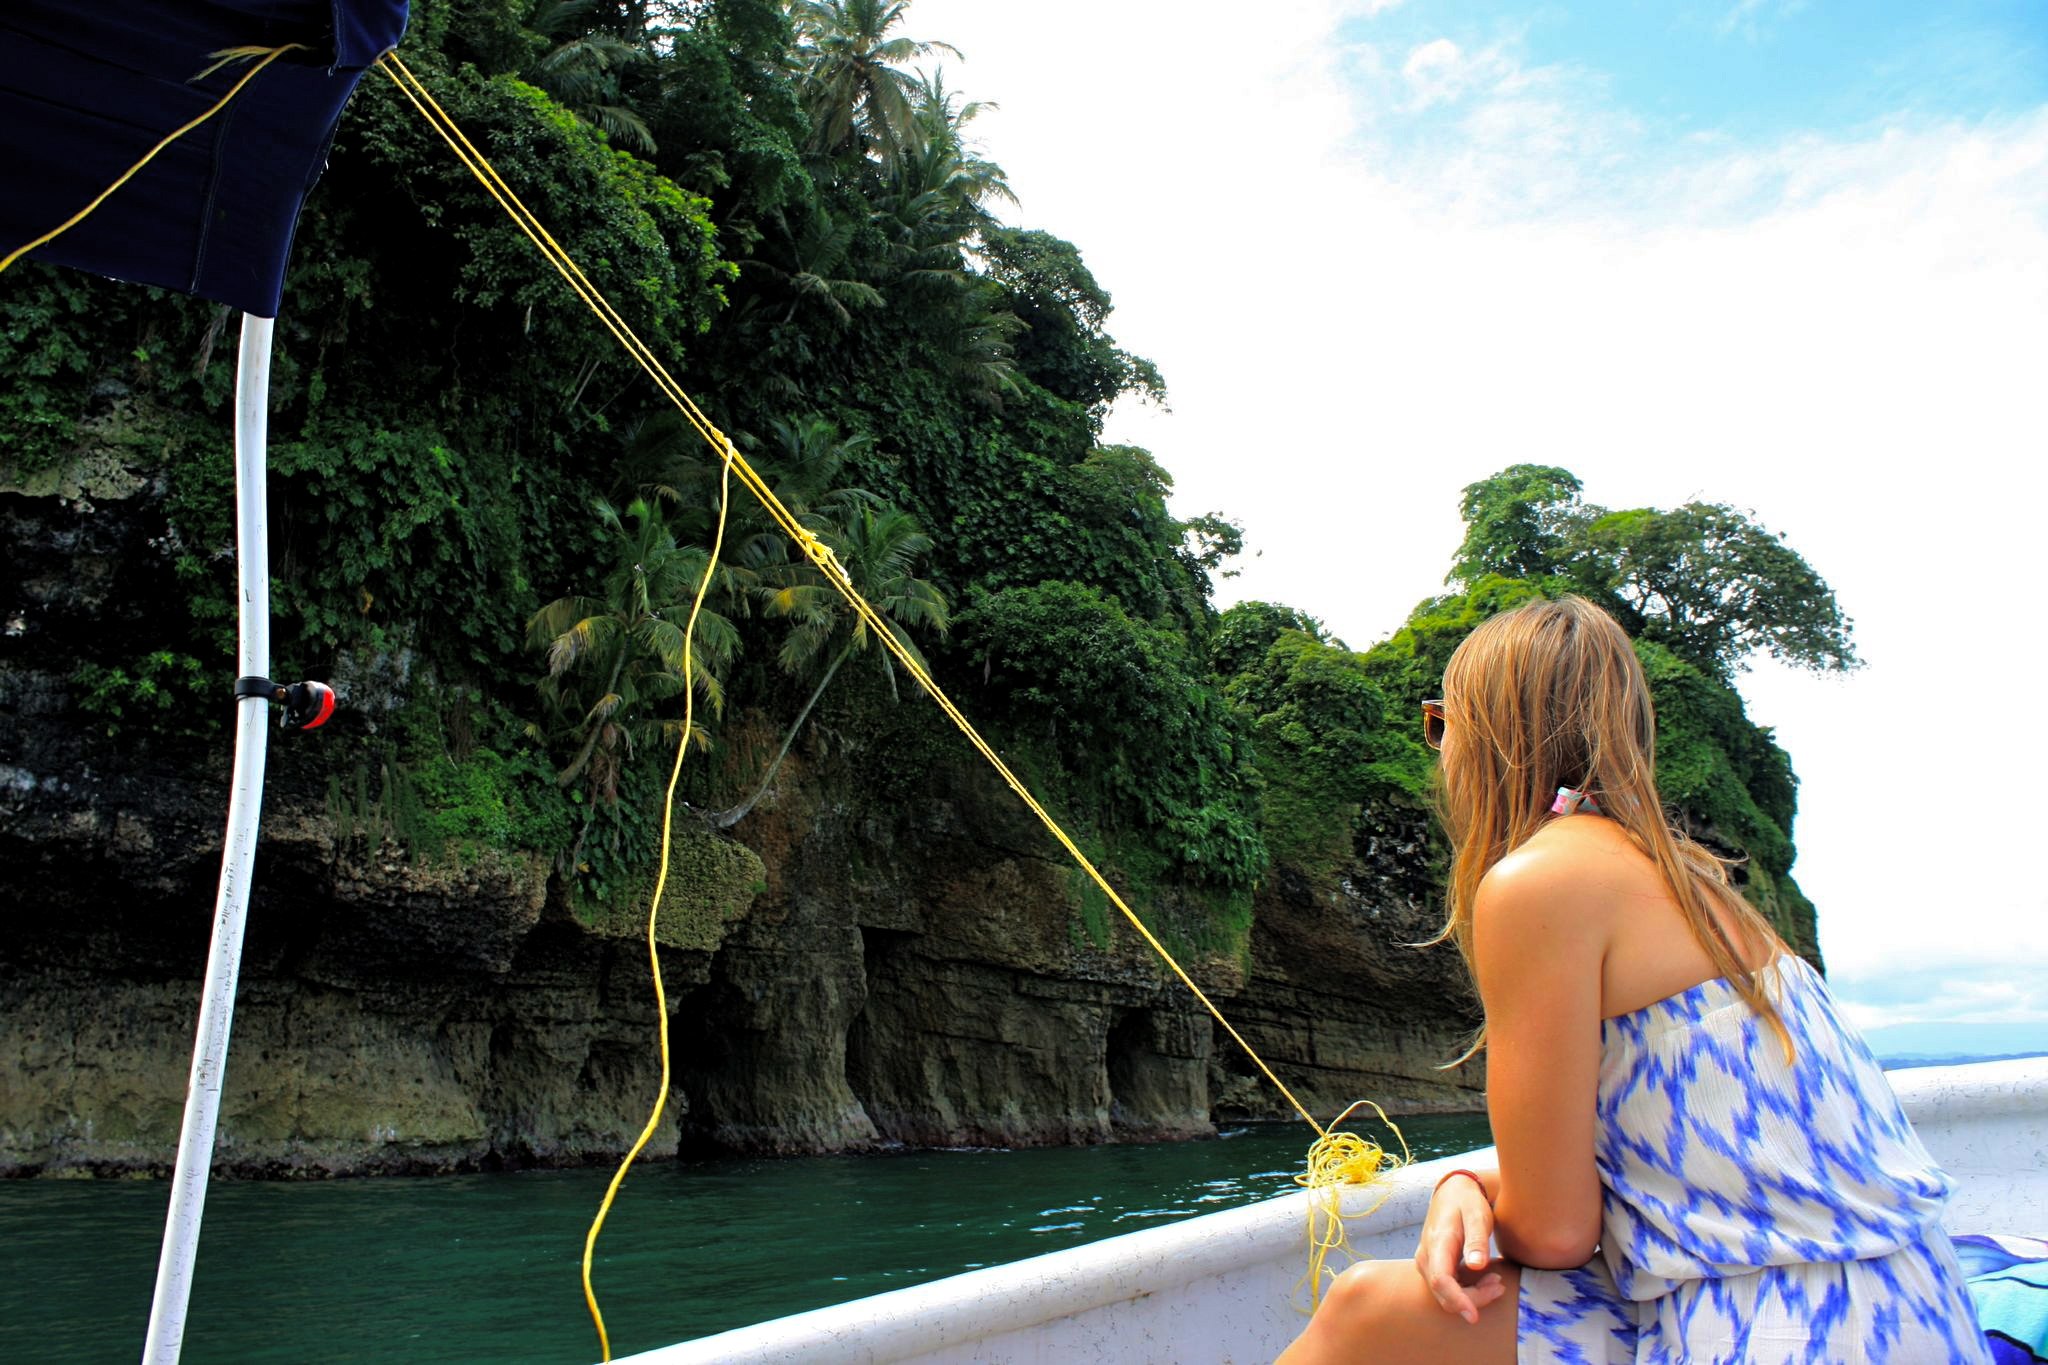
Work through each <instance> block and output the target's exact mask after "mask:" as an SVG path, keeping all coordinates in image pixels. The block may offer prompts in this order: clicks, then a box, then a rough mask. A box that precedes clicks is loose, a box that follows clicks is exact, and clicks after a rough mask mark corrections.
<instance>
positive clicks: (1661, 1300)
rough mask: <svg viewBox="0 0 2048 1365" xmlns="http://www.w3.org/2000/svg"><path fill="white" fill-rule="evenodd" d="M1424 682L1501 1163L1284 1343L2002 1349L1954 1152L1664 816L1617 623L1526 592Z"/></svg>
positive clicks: (1877, 1356)
mask: <svg viewBox="0 0 2048 1365" xmlns="http://www.w3.org/2000/svg"><path fill="white" fill-rule="evenodd" d="M1423 709H1424V711H1425V713H1426V724H1427V725H1428V726H1429V738H1430V740H1431V743H1432V744H1434V745H1437V747H1440V748H1441V749H1442V751H1443V759H1442V803H1443V810H1444V814H1445V818H1446V823H1447V825H1448V827H1449V830H1450V834H1451V840H1452V843H1453V845H1454V847H1455V849H1456V854H1455V858H1454V861H1453V865H1452V870H1451V884H1450V921H1449V923H1448V924H1447V925H1446V927H1445V930H1444V937H1447V938H1450V939H1452V940H1453V941H1454V942H1456V944H1457V945H1458V949H1459V951H1460V952H1461V953H1462V954H1463V955H1464V957H1465V961H1466V964H1467V966H1468V967H1470V969H1471V971H1472V975H1473V979H1474V981H1475V982H1476V984H1477V986H1478V989H1479V996H1480V1000H1481V1001H1482V1003H1483V1004H1484V1006H1485V1013H1486V1023H1485V1029H1484V1031H1483V1033H1482V1035H1481V1039H1480V1041H1479V1042H1478V1043H1477V1044H1475V1046H1474V1051H1477V1050H1478V1048H1479V1047H1482V1046H1483V1047H1484V1048H1485V1049H1486V1052H1487V1109H1488V1113H1489V1117H1490V1118H1491V1120H1492V1124H1493V1133H1494V1138H1495V1141H1496V1144H1497V1152H1498V1156H1499V1166H1498V1168H1497V1169H1487V1170H1470V1171H1457V1172H1454V1173H1452V1174H1451V1175H1448V1176H1446V1177H1445V1178H1444V1179H1443V1181H1442V1182H1441V1183H1440V1184H1439V1185H1438V1186H1437V1189H1436V1193H1435V1194H1434V1195H1433V1196H1432V1198H1431V1201H1430V1206H1429V1212H1428V1214H1427V1216H1426V1217H1425V1219H1424V1221H1423V1227H1422V1237H1421V1243H1420V1245H1419V1246H1418V1247H1417V1249H1416V1253H1415V1259H1414V1262H1413V1263H1412V1264H1411V1263H1409V1262H1406V1261H1399V1262H1396V1261H1369V1262H1363V1263H1360V1264H1358V1265H1355V1266H1353V1267H1351V1268H1350V1269H1349V1270H1347V1271H1345V1272H1344V1273H1343V1274H1342V1275H1340V1276H1339V1277H1338V1278H1337V1280H1336V1282H1335V1283H1334V1284H1333V1285H1332V1286H1331V1287H1330V1290H1329V1292H1328V1294H1327V1295H1326V1296H1325V1298H1324V1299H1323V1302H1322V1305H1321V1307H1320V1308H1319V1309H1318V1311H1317V1313H1316V1315H1315V1317H1314V1319H1313V1320H1312V1321H1311V1322H1310V1324H1309V1326H1308V1329H1307V1331H1305V1332H1304V1333H1303V1334H1302V1336H1301V1338H1300V1339H1299V1340H1298V1341H1296V1342H1295V1344H1294V1345H1293V1346H1292V1347H1290V1348H1289V1349H1288V1351H1287V1352H1286V1354H1284V1355H1283V1356H1282V1357H1281V1365H1315V1363H1316V1362H1338V1361H1344V1362H1358V1361H1369V1362H1372V1363H1373V1365H1387V1363H1391V1362H1400V1361H1410V1360H1413V1361H1426V1362H1429V1365H1448V1362H1453V1361H1499V1362H1506V1361H1510V1360H1519V1361H1523V1362H1529V1361H1592V1362H1601V1361H1686V1362H1710V1361H1744V1362H1749V1361H1754V1362H1778V1361H1821V1362H1863V1361H1887V1360H1889V1361H1895V1362H1922V1361H1925V1362H1937V1361H1938V1362H1942V1363H1943V1365H1947V1362H1951V1361H1962V1362H1975V1361H1988V1360H1989V1358H1990V1357H1989V1355H1988V1353H1987V1352H1986V1349H1985V1345H1984V1340H1983V1337H1982V1336H1981V1335H1979V1333H1978V1329H1977V1326H1976V1323H1975V1321H1974V1318H1973V1314H1972V1311H1971V1305H1970V1301H1969V1298H1968V1297H1967V1295H1966V1294H1965V1293H1964V1290H1963V1287H1962V1275H1961V1272H1960V1271H1959V1270H1958V1269H1957V1266H1956V1261H1955V1256H1954V1253H1953V1251H1952V1249H1951V1247H1950V1245H1949V1240H1948V1237H1947V1235H1946V1234H1945V1233H1944V1232H1943V1231H1942V1229H1941V1225H1940V1221H1939V1220H1940V1215H1941V1210H1942V1205H1943V1203H1944V1202H1945V1201H1946V1200H1947V1198H1948V1193H1949V1189H1950V1182H1949V1180H1948V1177H1947V1176H1946V1175H1945V1174H1943V1172H1942V1171H1941V1170H1940V1169H1939V1168H1938V1167H1937V1166H1936V1165H1935V1164H1934V1162H1933V1160H1932V1159H1931V1158H1929V1156H1928V1155H1927V1152H1926V1149H1925V1148H1923V1147H1922V1146H1921V1145H1920V1142H1919V1140H1918V1139H1917V1138H1916V1137H1915V1136H1914V1135H1913V1131H1912V1129H1911V1127H1910V1126H1909V1125H1908V1124H1907V1122H1906V1118H1905V1115H1904V1114H1903V1113H1902V1112H1901V1111H1900V1109H1899V1104H1898V1100H1897V1099H1896V1098H1895V1097H1894V1096H1893V1094H1892V1092H1891V1089H1890V1087H1889V1086H1888V1085H1887V1084H1886V1082H1885V1079H1884V1076H1883V1073H1882V1072H1881V1071H1880V1070H1879V1069H1878V1066H1877V1064H1876V1062H1875V1061H1874V1060H1873V1059H1872V1058H1871V1055H1870V1052H1869V1050H1868V1049H1867V1048H1866V1047H1865V1046H1864V1044H1863V1042H1862V1040H1861V1039H1860V1038H1859V1037H1858V1036H1857V1035H1856V1034H1855V1032H1854V1031H1853V1030H1852V1029H1851V1028H1850V1027H1849V1026H1848V1025H1847V1024H1846V1023H1844V1022H1843V1021H1842V1019H1841V1018H1840V1017H1839V1015H1838V1014H1837V1012H1836V1010H1835V1006H1834V1004H1833V1002H1832V1001H1831V1000H1830V999H1829V997H1828V994H1827V990H1826V988H1825V987H1824V986H1823V985H1822V983H1821V980H1820V977H1819V976H1818V974H1816V973H1815V972H1814V971H1813V969H1812V968H1811V967H1809V966H1808V965H1807V964H1806V963H1805V962H1803V961H1802V960H1800V959H1799V958H1797V957H1795V956H1793V955H1792V954H1791V953H1790V952H1789V950H1787V948H1786V947H1785V944H1784V943H1783V941H1782V940H1781V939H1779V937H1778V935H1777V934H1776V933H1775V932H1774V931H1773V930H1772V929H1771V927H1770V925H1769V924H1768V922H1766V921H1765V920H1764V918H1763V917H1762V916H1761V915H1759V914H1758V913H1757V912H1756V911H1755V910H1754V909H1752V908H1751V907H1750V906H1749V905H1748V904H1747V903H1746V902H1745V901H1744V900H1743V899H1742V898H1741V896H1740V895H1738V894H1737V893H1736V892H1735V891H1734V889H1733V888H1732V887H1731V886H1730V885H1729V882H1728V876H1727V871H1726V869H1725V868H1724V867H1723V865H1722V864H1721V863H1720V862H1719V861H1718V860H1717V859H1715V858H1714V857H1713V855H1711V854H1710V853H1708V852H1707V851H1706V850H1705V849H1703V848H1702V847H1700V846H1699V845H1698V844H1696V843H1693V842H1692V841H1691V840H1689V839H1687V838H1686V837H1685V836H1684V835H1682V834H1679V833H1677V832H1676V831H1674V830H1672V829H1671V828H1670V827H1669V826H1668V825H1667V824H1666V822H1665V818H1664V814H1663V807H1662V805H1661V803H1660V802H1659V800H1658V797H1657V788H1656V785H1655V782H1654V780H1653V777H1652V772H1651V754H1652V747H1653V739H1654V736H1655V723H1654V720H1653V717H1652V713H1651V708H1650V697H1649V688H1648V685H1647V683H1646V682H1645V681H1644V678H1643V671H1642V667H1641V665H1640V664H1639V663H1638V662H1637V660H1636V656H1635V651H1634V650H1633V649H1632V648H1631V647H1630V645H1629V641H1628V637H1627V636H1626V635H1624V634H1623V632H1622V630H1621V628H1620V627H1619V626H1617V625H1616V624H1615V623H1614V621H1613V620H1612V619H1611V618H1610V617H1608V616H1607V615H1606V614H1605V613H1603V612H1602V611H1600V610H1599V609H1598V608H1597V607H1594V606H1592V605H1591V604H1589V603H1587V602H1585V601H1582V600H1579V599H1577V598H1567V599H1565V600H1563V601H1557V602H1549V601H1543V602H1533V603H1530V604H1528V605H1527V606H1524V607H1520V608H1518V609H1516V610H1514V611H1511V612H1507V613H1504V614H1502V615H1500V616H1497V617H1495V618H1493V619H1492V620H1490V621H1488V622H1486V624H1484V625H1482V626H1481V627H1480V628H1479V629H1478V630H1476V631H1474V632H1473V633H1472V635H1471V637H1470V638H1469V639H1467V640H1466V641H1465V643H1464V644H1463V645H1461V646H1460V647H1459V648H1458V651H1457V653H1456V654H1454V655H1453V656H1452V658H1451V662H1450V666H1449V667H1448V668H1447V669H1445V671H1444V700H1443V701H1441V702H1425V703H1424V704H1423ZM1468 1055H1469V1054H1468ZM1489 1241H1491V1242H1492V1243H1494V1244H1496V1245H1497V1246H1498V1248H1499V1250H1500V1253H1501V1254H1500V1256H1499V1257H1498V1258H1494V1257H1492V1256H1491V1255H1490V1253H1489V1249H1488V1247H1489ZM1596 1253H1597V1254H1596Z"/></svg>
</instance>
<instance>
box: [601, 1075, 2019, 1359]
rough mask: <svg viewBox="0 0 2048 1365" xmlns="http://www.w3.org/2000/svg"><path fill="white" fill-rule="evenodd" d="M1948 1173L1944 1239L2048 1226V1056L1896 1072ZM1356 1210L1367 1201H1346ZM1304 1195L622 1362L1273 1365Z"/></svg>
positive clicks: (1405, 1217)
mask: <svg viewBox="0 0 2048 1365" xmlns="http://www.w3.org/2000/svg"><path fill="white" fill-rule="evenodd" d="M1891 1081H1892V1085H1893V1088H1894V1089H1896V1090H1897V1091H1898V1094H1899V1098H1900V1100H1901V1101H1902V1102H1903V1103H1904V1105H1905V1108H1906V1113H1907V1114H1908V1116H1910V1117H1911V1119H1912V1120H1913V1126H1914V1128H1915V1129H1916V1130H1917V1131H1918V1132H1919V1134H1920V1137H1921V1140H1922V1141H1924V1142H1925V1143H1926V1144H1927V1147H1928V1150H1929V1151H1931V1152H1933V1154H1934V1156H1935V1158H1936V1159H1937V1160H1938V1161H1940V1162H1941V1163H1942V1164H1943V1165H1944V1166H1945V1167H1946V1168H1947V1169H1948V1171H1949V1173H1950V1174H1951V1175H1953V1176H1954V1177H1955V1179H1956V1183H1957V1191H1956V1196H1955V1198H1954V1200H1953V1201H1952V1202H1951V1203H1950V1205H1949V1210H1948V1217H1947V1220H1946V1221H1947V1225H1948V1227H1949V1229H1950V1231H1952V1232H2007V1233H2022V1234H2027V1235H2031V1236H2040V1235H2043V1234H2048V1059H2040V1058H2036V1059H2028V1060H2023V1061H2010V1062H1983V1063H1978V1064H1976V1065H1973V1066H1954V1067H1928V1068H1924V1069H1920V1070H1914V1071H1899V1072H1893V1073H1892V1074H1891ZM1488 1155H1489V1154H1488V1153H1485V1152H1482V1153H1477V1154H1467V1155H1464V1156H1456V1157H1445V1158H1442V1159H1441V1160H1437V1161H1430V1162H1424V1163H1421V1164H1419V1165H1416V1166H1411V1167H1409V1168H1407V1169H1406V1170H1403V1171H1400V1172H1397V1173H1396V1174H1395V1175H1394V1176H1393V1177H1391V1184H1392V1187H1393V1193H1392V1195H1391V1197H1390V1198H1388V1199H1387V1201H1386V1203H1385V1204H1384V1205H1382V1206H1381V1208H1380V1209H1379V1211H1378V1212H1377V1213H1375V1214H1373V1215H1372V1216H1371V1217H1369V1218H1361V1219H1356V1220H1353V1221H1352V1222H1351V1224H1350V1238H1351V1242H1352V1245H1353V1246H1354V1247H1356V1248H1357V1249H1358V1250H1359V1251H1360V1252H1361V1253H1363V1254H1365V1255H1369V1256H1395V1257H1405V1256H1408V1255H1411V1254H1413V1252H1414V1249H1415V1235H1416V1228H1417V1225H1418V1224H1419V1223H1420V1222H1421V1220H1422V1215H1423V1213H1424V1211H1425V1210H1426V1209H1427V1208H1428V1205H1429V1195H1430V1191H1431V1189H1432V1188H1433V1187H1434V1185H1435V1183H1436V1180H1437V1177H1438V1176H1439V1175H1440V1174H1442V1173H1443V1172H1444V1171H1446V1170H1449V1169H1450V1168H1452V1167H1454V1166H1461V1165H1471V1164H1473V1163H1474V1161H1475V1160H1480V1161H1483V1160H1487V1159H1488ZM1354 1198H1355V1199H1356V1202H1358V1203H1359V1204H1361V1205H1363V1204H1364V1202H1365V1201H1364V1199H1363V1197H1362V1196H1354ZM1307 1199H1308V1196H1307V1194H1306V1193H1305V1192H1304V1193H1300V1194H1290V1195H1283V1196H1282V1197H1280V1198H1278V1199H1270V1200H1266V1201H1264V1202H1262V1203H1258V1204H1252V1205H1248V1206H1246V1207H1244V1208H1240V1209H1232V1210H1230V1211H1228V1212H1225V1213H1215V1214H1208V1215H1206V1216H1203V1217H1199V1218H1190V1219H1187V1220H1185V1221H1183V1222H1179V1223H1174V1224H1171V1225H1169V1226H1166V1227H1160V1228H1150V1229H1147V1230H1145V1231H1143V1232H1134V1233H1130V1234H1128V1235H1127V1236H1123V1237H1112V1238H1109V1239H1107V1240H1105V1241H1100V1242H1093V1243H1090V1244H1089V1245H1087V1246H1083V1247H1074V1248H1072V1249H1070V1250H1067V1251H1059V1252H1054V1253H1052V1254H1050V1255H1046V1256H1036V1257H1033V1258H1031V1259H1030V1260H1026V1261H1017V1262H1014V1263H1012V1264H1010V1265H1004V1266H995V1267H992V1268H990V1269H987V1270H976V1271H971V1272H969V1273H967V1274H964V1275H955V1276H952V1277H950V1278H948V1279H943V1280H937V1281H934V1282H933V1283H930V1284H924V1285H918V1286H916V1287H914V1288H910V1289H900V1290H896V1291H894V1292H893V1293H888V1294H877V1295H875V1296H874V1297H872V1298H866V1299H858V1300H855V1301H854V1302H852V1303H844V1304H839V1305H837V1306H835V1307H832V1308H821V1309H819V1310H817V1311H816V1312H811V1313H799V1314H797V1315H795V1316H793V1317H787V1318H778V1319H776V1320H775V1321H773V1322H764V1323H761V1324H759V1325H757V1326H753V1327H745V1328H741V1329H739V1330H737V1331H732V1332H724V1333H721V1334H719V1335H717V1336H713V1337H704V1338H701V1339H699V1340H697V1341H688V1342H683V1343H681V1344H679V1345H675V1346H667V1347H663V1348H661V1349H660V1350H655V1351H648V1352H645V1353H643V1354H640V1355H636V1356H632V1357H630V1358H628V1359H629V1360H630V1361H631V1362H632V1365H700V1363H702V1362H712V1361H716V1362H721V1363H722V1365H742V1363H744V1362H761V1363H762V1365H767V1362H776V1365H783V1363H784V1362H792V1361H801V1362H804V1365H875V1363H876V1362H883V1361H901V1362H916V1365H942V1363H943V1365H968V1363H969V1362H973V1363H974V1365H1011V1363H1012V1362H1014V1363H1015V1365H1027V1363H1029V1365H1053V1363H1054V1362H1058V1365H1072V1362H1078V1361H1115V1362H1120V1363H1121V1362H1141V1361H1143V1362H1161V1363H1162V1365H1168V1363H1170V1365H1193V1362H1208V1361H1215V1362H1239V1363H1240V1365H1242V1363H1245V1362H1263V1361H1270V1360H1272V1358H1273V1357H1274V1356H1275V1355H1277V1354H1278V1353H1279V1352H1280V1350H1281V1349H1282V1348H1283V1347H1285V1346H1286V1344H1287V1343H1288V1342H1289V1341H1291V1340H1292V1339H1293V1338H1294V1336H1295V1334H1296V1333H1297V1332H1299V1331H1300V1330H1301V1326H1302V1323H1303V1322H1304V1321H1305V1317H1304V1304H1305V1299H1304V1298H1303V1296H1302V1294H1301V1293H1300V1289H1301V1281H1302V1276H1303V1271H1304V1270H1305V1268H1306V1264H1307V1240H1306V1229H1307V1218H1308V1213H1307Z"/></svg>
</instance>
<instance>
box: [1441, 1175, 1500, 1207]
mask: <svg viewBox="0 0 2048 1365" xmlns="http://www.w3.org/2000/svg"><path fill="white" fill-rule="evenodd" d="M1454 1175H1462V1176H1469V1177H1471V1180H1472V1183H1473V1184H1475V1185H1477V1186H1478V1187H1479V1197H1480V1198H1481V1199H1486V1202H1487V1204H1488V1205H1491V1204H1492V1203H1493V1201H1492V1200H1491V1199H1487V1195H1486V1182H1485V1181H1484V1180H1481V1179H1480V1178H1479V1172H1477V1171H1468V1170H1466V1169H1465V1168H1464V1167H1463V1166H1460V1167H1459V1168H1458V1169H1457V1170H1455V1171H1445V1172H1444V1173H1443V1178H1442V1179H1440V1180H1438V1181H1437V1182H1436V1184H1435V1185H1434V1186H1433V1187H1432V1188H1431V1189H1430V1191H1429V1197H1430V1198H1431V1199H1434V1198H1436V1192H1437V1191H1438V1190H1440V1189H1442V1188H1443V1187H1444V1181H1445V1180H1449V1179H1450V1178H1451V1177H1452V1176H1454Z"/></svg>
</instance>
